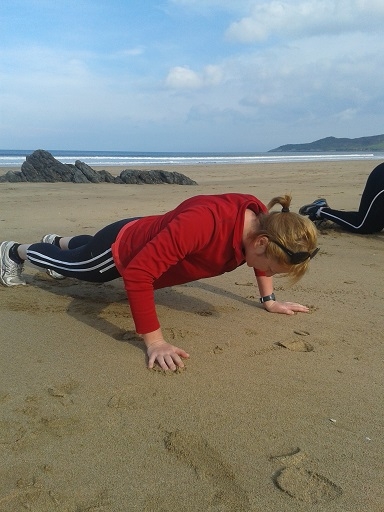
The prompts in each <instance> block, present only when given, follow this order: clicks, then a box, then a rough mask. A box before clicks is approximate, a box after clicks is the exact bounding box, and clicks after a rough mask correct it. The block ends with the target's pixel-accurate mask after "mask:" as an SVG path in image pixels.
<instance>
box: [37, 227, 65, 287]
mask: <svg viewBox="0 0 384 512" xmlns="http://www.w3.org/2000/svg"><path fill="white" fill-rule="evenodd" d="M57 236H60V235H56V234H55V233H48V234H47V235H44V236H43V238H42V239H41V241H42V242H43V244H52V245H53V244H54V243H55V239H56V237H57ZM47 274H48V275H49V276H51V277H52V278H53V279H65V276H63V275H62V274H59V273H58V272H56V271H55V270H52V269H51V268H47Z"/></svg>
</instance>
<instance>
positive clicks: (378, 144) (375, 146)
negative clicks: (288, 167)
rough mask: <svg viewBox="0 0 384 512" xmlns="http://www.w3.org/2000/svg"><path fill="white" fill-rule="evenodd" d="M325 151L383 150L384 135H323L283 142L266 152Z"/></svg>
mask: <svg viewBox="0 0 384 512" xmlns="http://www.w3.org/2000/svg"><path fill="white" fill-rule="evenodd" d="M320 151H322V152H327V151H384V135H373V136H371V137H359V138H357V139H347V138H340V139H338V138H337V137H325V139H320V140H315V141H314V142H309V143H307V144H285V145H284V146H279V147H278V148H275V149H270V150H269V151H268V153H289V152H293V153H300V152H305V153H309V152H320Z"/></svg>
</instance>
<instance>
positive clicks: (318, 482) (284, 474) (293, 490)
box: [275, 466, 343, 505]
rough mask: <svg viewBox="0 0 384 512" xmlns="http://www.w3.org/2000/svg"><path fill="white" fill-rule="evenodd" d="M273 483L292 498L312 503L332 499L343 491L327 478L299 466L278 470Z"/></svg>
mask: <svg viewBox="0 0 384 512" xmlns="http://www.w3.org/2000/svg"><path fill="white" fill-rule="evenodd" d="M275 484H276V486H277V487H278V488H279V489H281V490H282V491H284V492H286V493H287V494H288V495H289V496H291V497H292V498H296V499H298V500H300V501H304V502H305V503H310V504H312V505H314V504H316V503H324V502H327V501H331V500H334V499H336V498H338V497H339V496H341V495H342V493H343V491H342V490H341V488H340V487H338V486H337V485H336V484H334V483H333V482H331V481H330V480H328V478H325V477H324V476H322V475H319V474H318V473H315V472H313V471H310V470H308V469H305V468H303V467H300V466H298V467H292V468H285V469H283V470H282V471H280V473H279V474H278V475H277V476H276V477H275Z"/></svg>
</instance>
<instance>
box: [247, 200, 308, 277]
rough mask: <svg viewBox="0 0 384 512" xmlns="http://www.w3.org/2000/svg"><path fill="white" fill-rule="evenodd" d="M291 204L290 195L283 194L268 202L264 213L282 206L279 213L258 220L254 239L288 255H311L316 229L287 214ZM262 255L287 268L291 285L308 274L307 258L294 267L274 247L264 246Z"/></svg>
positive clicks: (260, 217)
mask: <svg viewBox="0 0 384 512" xmlns="http://www.w3.org/2000/svg"><path fill="white" fill-rule="evenodd" d="M291 200H292V197H291V195H289V194H286V195H284V196H278V197H274V198H273V199H271V200H270V201H269V203H268V205H267V208H268V210H271V209H272V208H273V207H274V206H275V205H276V204H279V205H280V206H282V210H281V211H276V212H270V213H268V214H264V215H259V216H258V217H259V223H260V228H259V230H258V233H257V236H260V235H265V236H267V237H268V238H269V239H270V240H275V241H276V242H279V243H280V244H282V245H284V247H286V248H287V249H289V250H290V251H292V252H309V253H312V252H313V251H314V250H315V249H316V244H317V229H316V227H315V225H314V224H313V222H312V221H310V220H309V219H308V218H307V217H303V216H302V215H299V214H297V213H294V212H290V211H289V207H290V204H291ZM265 255H266V256H267V257H269V258H274V259H276V260H277V261H278V262H279V263H280V264H281V265H284V266H285V267H286V268H287V275H288V276H289V277H290V278H291V280H292V281H293V282H296V281H298V280H299V279H300V278H301V277H303V275H304V274H305V272H306V271H307V270H308V266H309V262H310V258H307V259H306V260H305V261H303V262H302V263H298V264H295V265H294V264H292V263H291V262H290V259H289V256H288V254H286V253H285V252H284V251H283V250H282V249H281V248H280V247H279V246H278V245H276V244H274V243H269V244H268V245H267V247H266V250H265Z"/></svg>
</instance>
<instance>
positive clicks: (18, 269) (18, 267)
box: [7, 262, 24, 277]
mask: <svg viewBox="0 0 384 512" xmlns="http://www.w3.org/2000/svg"><path fill="white" fill-rule="evenodd" d="M12 263H13V264H12V266H11V268H10V269H9V270H8V272H7V273H8V274H9V275H10V276H11V277H14V276H16V277H21V273H22V272H23V270H24V265H23V263H20V264H18V263H14V262H12Z"/></svg>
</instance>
